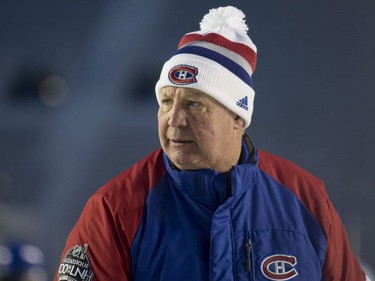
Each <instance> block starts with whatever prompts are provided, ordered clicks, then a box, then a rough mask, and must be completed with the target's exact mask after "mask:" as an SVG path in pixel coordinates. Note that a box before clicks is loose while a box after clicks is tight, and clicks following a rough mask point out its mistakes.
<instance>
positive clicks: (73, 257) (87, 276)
mask: <svg viewBox="0 0 375 281" xmlns="http://www.w3.org/2000/svg"><path fill="white" fill-rule="evenodd" d="M88 247H89V245H88V244H85V245H84V246H80V245H77V246H74V247H72V248H70V249H69V251H68V252H67V253H66V255H65V257H64V259H63V261H62V262H61V264H60V267H59V278H58V280H59V281H91V280H92V279H93V277H94V272H92V271H91V265H90V260H89V256H88Z"/></svg>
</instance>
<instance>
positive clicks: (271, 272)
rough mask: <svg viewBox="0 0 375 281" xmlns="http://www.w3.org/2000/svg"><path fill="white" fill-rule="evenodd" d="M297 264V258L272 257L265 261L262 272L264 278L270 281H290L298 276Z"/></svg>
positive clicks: (279, 255) (280, 255)
mask: <svg viewBox="0 0 375 281" xmlns="http://www.w3.org/2000/svg"><path fill="white" fill-rule="evenodd" d="M296 264H297V258H296V257H295V256H288V255H282V254H278V255H272V256H268V257H266V258H265V259H264V260H263V262H262V264H261V270H262V273H263V276H264V277H266V278H267V279H269V280H290V279H292V278H294V277H296V276H297V275H298V272H297V270H296V269H295V266H296Z"/></svg>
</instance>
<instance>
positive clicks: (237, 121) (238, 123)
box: [234, 115, 245, 130]
mask: <svg viewBox="0 0 375 281" xmlns="http://www.w3.org/2000/svg"><path fill="white" fill-rule="evenodd" d="M244 127H245V120H243V119H242V118H241V117H240V116H238V115H236V117H235V118H234V129H235V130H239V129H243V128H244Z"/></svg>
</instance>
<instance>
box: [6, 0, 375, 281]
mask: <svg viewBox="0 0 375 281" xmlns="http://www.w3.org/2000/svg"><path fill="white" fill-rule="evenodd" d="M228 4H231V5H234V6H237V7H238V8H240V9H242V10H243V11H244V12H245V14H246V15H247V18H246V19H247V21H246V22H247V24H248V25H249V28H250V31H249V34H250V36H251V38H252V39H253V41H254V43H255V44H256V45H257V47H258V64H257V69H256V71H255V73H254V75H253V80H254V84H255V91H256V98H255V112H254V117H253V121H252V125H251V126H250V128H249V129H248V133H249V134H250V135H251V137H252V139H253V141H254V143H255V145H256V146H257V147H259V148H261V149H264V150H268V151H270V152H272V153H275V154H278V155H280V156H282V157H285V158H288V159H290V160H292V161H293V162H295V163H297V164H299V165H300V166H302V167H304V168H306V169H307V170H309V171H310V172H311V173H313V174H315V175H317V176H318V177H320V178H321V179H322V180H323V181H324V182H325V183H326V186H327V190H328V193H329V195H330V197H331V199H332V201H333V203H334V204H335V206H336V209H337V210H338V212H339V214H340V216H341V218H342V220H343V222H344V224H345V227H346V229H347V232H348V235H349V238H350V241H351V245H352V247H353V250H354V251H355V253H356V254H357V256H358V258H359V259H360V261H361V262H362V264H363V265H364V266H365V267H366V268H368V269H371V268H372V269H374V268H375V242H374V241H375V240H374V236H375V224H374V213H375V205H374V203H373V202H374V199H375V188H374V185H375V169H374V168H375V165H374V159H375V146H374V143H375V125H374V120H375V85H374V80H375V79H374V78H375V67H374V65H375V36H374V35H375V16H374V15H375V1H373V0H357V1H349V0H340V1H309V0H307V1H300V0H285V1H280V0H263V1H232V2H230V1H219V0H205V1H200V0H191V1H188V2H181V1H175V0H155V1H146V0H101V1H98V0H90V1H89V0H87V1H80V0H75V1H71V0H59V1H47V0H44V1H42V0H32V1H30V0H23V1H20V0H9V1H8V0H1V1H0V244H3V245H6V244H7V243H21V244H22V243H31V244H33V245H35V246H36V247H38V248H39V249H41V251H42V252H43V255H44V256H43V257H44V258H43V261H44V266H45V270H46V272H47V276H48V277H46V278H45V279H46V280H47V278H48V280H51V279H52V276H53V274H54V272H55V270H56V268H57V266H58V264H59V258H60V254H61V251H62V249H63V247H64V243H65V240H66V238H67V235H68V233H69V231H70V229H71V228H72V227H73V225H74V223H75V221H76V220H77V218H78V216H79V215H80V213H81V210H82V208H83V207H84V204H85V202H86V201H87V199H88V197H89V196H90V195H91V194H92V193H93V192H94V191H95V190H96V189H98V188H99V187H100V186H102V185H103V184H104V183H105V182H107V181H108V180H109V179H111V178H112V177H114V176H115V175H117V174H118V173H120V172H121V171H122V170H124V169H126V168H128V167H129V166H130V165H132V164H133V163H134V162H136V161H137V160H139V159H140V158H142V157H144V156H145V155H147V154H148V153H149V152H151V151H152V150H154V149H156V148H157V147H158V146H159V142H158V138H157V119H156V112H157V103H156V101H155V98H154V85H155V82H156V81H157V79H158V75H159V72H160V70H161V67H162V64H163V63H164V61H166V60H167V59H168V58H169V56H170V55H171V53H172V52H173V51H174V50H175V49H176V46H177V43H178V41H179V39H180V37H181V36H182V35H183V34H184V33H187V32H190V31H194V30H198V29H199V21H200V20H201V18H202V17H203V15H204V14H205V13H207V12H208V10H209V9H210V8H216V7H218V6H223V5H228ZM0 252H1V248H0ZM38 261H42V259H39V260H38ZM39 281H43V280H41V278H39Z"/></svg>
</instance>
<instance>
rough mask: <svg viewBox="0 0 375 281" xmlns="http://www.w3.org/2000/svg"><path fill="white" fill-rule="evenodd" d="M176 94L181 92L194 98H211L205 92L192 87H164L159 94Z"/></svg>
mask: <svg viewBox="0 0 375 281" xmlns="http://www.w3.org/2000/svg"><path fill="white" fill-rule="evenodd" d="M177 94H183V95H186V96H189V97H195V98H211V97H210V96H209V95H207V94H206V93H203V92H201V91H199V90H196V89H192V88H179V87H165V88H162V89H161V90H160V95H161V96H174V95H177Z"/></svg>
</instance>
